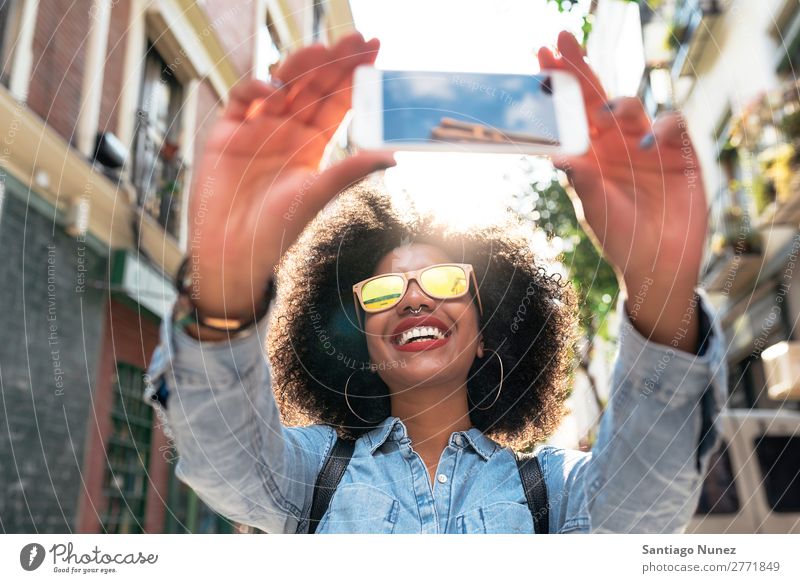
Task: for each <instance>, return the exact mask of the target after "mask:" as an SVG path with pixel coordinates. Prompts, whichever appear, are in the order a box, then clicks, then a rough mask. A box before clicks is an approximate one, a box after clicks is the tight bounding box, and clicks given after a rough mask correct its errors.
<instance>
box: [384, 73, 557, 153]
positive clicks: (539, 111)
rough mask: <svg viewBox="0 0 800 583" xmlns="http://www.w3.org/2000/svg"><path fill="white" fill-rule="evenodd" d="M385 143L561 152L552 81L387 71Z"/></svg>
mask: <svg viewBox="0 0 800 583" xmlns="http://www.w3.org/2000/svg"><path fill="white" fill-rule="evenodd" d="M383 139H384V141H385V142H387V143H397V142H401V143H417V144H419V143H441V142H458V143H473V144H475V143H482V144H486V143H496V144H515V143H525V144H542V145H548V146H558V145H559V144H560V141H559V135H558V124H557V122H556V110H555V105H554V103H553V86H552V78H551V77H550V76H549V75H497V74H483V73H438V72H428V71H421V72H414V71H384V72H383Z"/></svg>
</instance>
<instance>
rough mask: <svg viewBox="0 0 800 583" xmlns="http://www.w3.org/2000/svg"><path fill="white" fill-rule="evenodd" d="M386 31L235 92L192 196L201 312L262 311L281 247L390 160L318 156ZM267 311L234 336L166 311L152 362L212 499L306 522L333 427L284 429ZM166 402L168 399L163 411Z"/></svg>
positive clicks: (182, 446)
mask: <svg viewBox="0 0 800 583" xmlns="http://www.w3.org/2000/svg"><path fill="white" fill-rule="evenodd" d="M377 50H378V42H377V40H373V41H370V42H365V41H364V39H363V38H362V37H361V35H360V34H357V33H356V34H352V35H348V36H346V37H344V38H343V39H342V40H341V41H339V42H338V43H337V44H336V45H334V46H333V47H331V48H327V47H324V46H322V45H312V46H310V47H306V48H304V49H301V50H300V51H298V52H296V53H294V54H292V55H290V56H289V57H288V58H287V59H286V61H285V62H284V63H283V64H281V65H280V66H279V67H278V68H277V70H276V72H275V77H276V79H279V80H280V81H279V82H275V83H271V84H268V83H264V82H262V81H257V80H250V81H245V82H242V83H241V84H240V85H238V86H237V87H236V88H234V89H233V90H232V91H231V94H230V96H229V102H228V105H227V107H226V108H225V109H224V111H223V112H222V115H221V116H220V117H219V119H218V120H216V122H215V123H214V125H213V126H212V128H211V129H210V131H209V135H208V138H207V140H206V144H205V148H204V151H203V155H202V158H201V161H200V163H199V164H198V165H197V167H196V169H195V173H194V176H195V177H194V186H193V192H192V194H191V198H190V206H189V209H190V220H189V225H190V237H189V240H190V241H191V249H190V256H189V258H188V259H187V261H188V264H187V265H188V267H189V271H188V273H189V276H190V279H189V282H188V285H187V286H186V289H187V294H186V296H191V297H183V298H182V302H183V303H184V304H185V303H187V302H188V301H189V300H191V302H192V303H193V304H194V306H196V308H197V310H198V312H199V314H200V315H201V316H202V318H201V320H202V321H206V322H208V321H210V320H208V319H209V318H216V319H223V320H237V321H240V322H241V321H247V320H252V319H253V316H254V314H257V313H258V312H259V310H258V308H257V307H256V306H259V305H261V303H262V298H263V297H264V290H265V289H267V284H268V282H269V281H270V278H271V277H272V276H273V268H274V266H275V265H276V264H277V262H278V260H279V258H280V255H281V253H282V252H283V250H285V249H286V248H287V247H289V246H290V245H291V244H292V243H293V242H294V240H295V239H296V238H297V236H298V235H299V233H300V232H301V231H302V229H303V228H304V227H305V225H306V224H307V223H308V221H309V220H310V219H312V218H313V217H314V216H315V215H316V214H317V213H318V212H319V210H320V209H322V208H323V207H324V205H325V204H326V203H328V202H329V201H330V200H331V199H332V198H333V197H335V196H336V195H337V194H338V193H339V192H340V191H341V190H343V189H344V188H346V187H347V186H349V185H350V184H352V183H354V182H356V181H358V180H360V179H362V178H363V177H365V176H366V175H368V174H369V173H370V172H372V171H374V170H378V169H382V168H387V167H389V166H392V165H393V164H394V160H393V158H392V155H391V153H386V152H380V153H378V152H361V153H358V154H356V155H354V156H351V157H349V158H348V159H347V160H345V161H343V162H341V163H338V164H336V165H334V166H331V167H330V168H328V169H326V170H324V171H320V170H319V166H320V162H321V159H322V156H323V152H324V150H325V147H326V145H327V143H328V142H329V141H330V139H331V137H332V135H333V134H334V132H335V131H336V129H337V127H338V126H339V124H340V123H341V121H342V119H343V117H344V114H345V113H346V111H347V109H348V108H349V104H350V88H351V84H352V75H353V70H354V68H355V67H356V66H358V65H361V64H365V63H372V62H373V61H374V59H375V57H376V55H377ZM265 328H266V319H263V321H262V322H261V324H260V325H259V326H258V328H253V329H250V330H249V332H245V333H244V334H243V335H239V336H236V337H235V338H232V337H231V336H230V335H228V334H227V333H226V332H219V331H215V330H213V329H209V328H208V327H204V326H197V325H194V324H189V325H187V326H186V328H185V329H184V328H183V327H182V325H178V324H174V323H172V322H165V323H164V324H163V326H162V329H161V339H162V342H161V345H160V346H159V348H158V350H157V352H156V354H155V355H154V359H153V363H152V366H151V367H150V371H149V381H150V382H149V385H148V398H153V397H154V398H156V399H157V400H156V401H152V402H153V403H160V404H158V405H157V406H158V409H159V411H160V412H161V413H162V415H163V416H164V417H163V421H164V422H165V423H166V427H165V429H166V430H167V431H168V432H169V433H170V434H171V437H172V438H173V439H174V443H175V446H176V447H177V450H178V455H179V461H178V466H177V468H176V474H177V475H178V477H179V478H180V479H182V480H183V481H185V482H186V483H187V484H189V485H190V486H191V487H192V488H194V490H195V491H196V492H197V493H198V494H199V495H200V497H201V498H203V500H205V501H206V502H207V503H208V504H209V505H210V506H211V507H212V508H214V509H215V510H217V511H219V512H220V513H222V514H224V515H226V516H228V517H230V518H232V519H234V520H237V521H239V522H242V523H245V524H251V525H254V526H257V527H259V528H262V529H264V530H266V531H268V532H295V531H296V530H298V529H300V530H301V531H302V530H303V527H304V524H305V522H304V521H305V518H306V517H307V515H308V511H309V507H310V504H311V495H312V492H313V486H314V482H315V479H316V475H317V474H318V472H319V469H320V467H321V464H322V461H323V459H324V456H325V455H326V454H327V452H328V450H329V449H330V447H331V445H332V443H333V440H334V437H335V432H334V431H333V430H332V429H331V428H328V427H323V426H311V427H304V428H285V427H282V426H281V423H280V419H279V412H278V409H277V406H276V404H275V400H274V397H273V394H272V391H271V389H270V384H269V369H268V365H267V361H266V354H265V351H264V349H263V344H264V338H265ZM164 405H166V410H164Z"/></svg>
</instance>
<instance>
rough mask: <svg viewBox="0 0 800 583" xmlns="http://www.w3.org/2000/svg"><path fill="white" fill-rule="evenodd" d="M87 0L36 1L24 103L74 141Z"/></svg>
mask: <svg viewBox="0 0 800 583" xmlns="http://www.w3.org/2000/svg"><path fill="white" fill-rule="evenodd" d="M90 6H91V0H47V1H46V2H39V10H38V16H37V20H36V30H35V32H34V36H33V70H32V72H31V84H30V91H29V95H28V106H29V107H30V108H31V109H32V110H33V111H35V112H36V113H37V114H39V115H40V116H41V117H42V118H44V119H45V120H47V123H49V124H50V125H51V126H52V127H53V128H54V129H55V130H56V131H57V132H58V133H59V134H61V135H62V136H63V137H64V139H66V140H67V141H69V142H70V143H73V142H74V129H75V124H76V121H77V119H78V112H79V111H80V103H81V83H82V82H83V68H84V61H85V52H86V51H85V45H86V42H87V34H88V31H89V8H90Z"/></svg>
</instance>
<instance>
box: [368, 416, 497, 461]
mask: <svg viewBox="0 0 800 583" xmlns="http://www.w3.org/2000/svg"><path fill="white" fill-rule="evenodd" d="M365 436H366V437H367V439H368V440H369V444H370V448H369V452H370V454H374V453H375V450H377V449H378V448H379V447H380V446H381V445H383V444H384V443H385V442H386V441H400V440H401V439H403V438H406V437H408V431H407V429H406V425H405V423H403V421H402V420H401V419H400V418H399V417H394V416H392V415H390V416H389V417H387V418H386V419H384V420H383V421H381V422H380V423H379V424H378V425H377V427H375V428H373V429H371V430H370V431H368V432H367V433H366V434H365ZM448 443H450V444H451V445H456V446H459V445H461V446H465V445H469V446H471V447H472V449H473V450H475V452H477V453H478V455H480V456H481V457H482V458H483V459H484V460H488V459H489V458H490V457H492V455H494V453H495V451H497V449H498V448H499V447H500V446H499V445H498V444H497V443H496V442H494V441H493V440H491V439H490V438H488V437H486V436H485V435H484V434H483V432H482V431H481V430H480V429H478V428H477V427H470V428H469V429H467V430H466V431H454V432H453V433H451V434H450V439H449V441H448Z"/></svg>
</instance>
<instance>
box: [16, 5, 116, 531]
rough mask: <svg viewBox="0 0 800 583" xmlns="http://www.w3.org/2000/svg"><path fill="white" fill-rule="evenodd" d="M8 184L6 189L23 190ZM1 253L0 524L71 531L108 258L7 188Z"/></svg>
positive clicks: (28, 528)
mask: <svg viewBox="0 0 800 583" xmlns="http://www.w3.org/2000/svg"><path fill="white" fill-rule="evenodd" d="M42 4H43V5H44V4H46V3H42ZM10 180H11V179H10V178H7V179H6V189H7V190H9V189H10V188H18V189H19V188H21V187H20V186H19V185H17V186H16V187H13V186H12V185H11V184H10ZM26 195H27V194H26ZM34 196H35V195H34ZM0 249H2V250H3V261H2V262H0V306H2V310H0V380H1V381H2V392H3V399H2V400H0V420H2V421H0V427H1V428H0V522H1V523H2V528H3V530H4V531H5V532H10V533H13V532H18V533H23V532H24V533H27V532H40V533H64V532H71V531H74V529H75V527H76V513H77V504H78V499H79V494H80V492H81V489H82V487H81V464H82V460H83V457H84V455H83V454H84V447H85V440H86V430H87V424H88V423H89V422H91V421H92V420H91V418H90V411H91V403H92V401H91V391H92V387H93V385H94V377H93V375H94V371H95V368H96V362H97V358H98V353H99V340H100V331H101V328H102V326H101V325H102V321H103V306H104V297H103V292H102V291H101V290H97V289H93V288H92V287H90V285H89V282H93V281H96V280H101V279H102V277H103V274H104V271H105V261H104V260H103V259H100V258H98V257H97V256H95V255H94V254H93V253H92V251H91V250H90V249H89V248H88V247H86V246H85V245H83V246H81V245H79V244H78V243H77V242H76V240H75V239H74V238H72V237H69V236H67V235H66V234H65V233H64V232H63V231H62V230H61V229H60V228H59V227H57V226H56V227H55V234H53V221H52V215H51V216H45V215H43V214H40V213H39V212H37V211H36V210H35V209H33V208H31V207H27V208H26V205H25V203H24V202H23V200H20V199H19V198H17V196H16V195H11V194H9V193H8V192H7V193H6V198H5V203H4V208H3V212H2V217H0ZM79 265H82V266H83V267H85V268H86V272H85V274H86V282H87V285H86V286H85V287H84V291H83V292H82V293H78V292H76V289H75V288H76V284H77V283H78V268H79ZM6 420H8V426H7V427H6Z"/></svg>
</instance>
